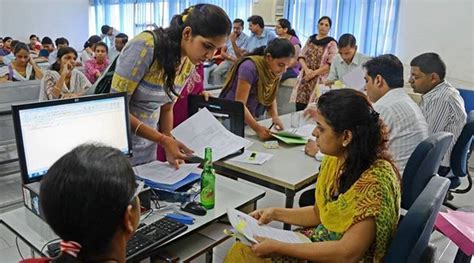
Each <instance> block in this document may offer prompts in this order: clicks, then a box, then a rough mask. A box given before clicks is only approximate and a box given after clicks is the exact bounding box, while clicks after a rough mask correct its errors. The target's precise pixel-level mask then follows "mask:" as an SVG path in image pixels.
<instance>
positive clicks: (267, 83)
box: [219, 38, 295, 140]
mask: <svg viewBox="0 0 474 263" xmlns="http://www.w3.org/2000/svg"><path fill="white" fill-rule="evenodd" d="M294 55H295V48H294V46H293V44H292V43H291V42H290V41H289V40H287V39H283V38H275V39H273V40H272V41H270V42H269V43H268V46H262V47H259V48H257V49H255V50H254V52H253V53H251V54H248V55H247V56H245V57H243V58H241V59H240V60H238V61H237V62H236V63H235V64H234V66H232V68H231V69H230V70H229V73H228V74H227V79H226V80H225V82H224V88H223V89H222V92H221V94H220V95H219V97H220V98H223V99H228V100H235V101H240V102H242V103H243V104H244V105H245V123H246V124H247V125H249V126H250V127H251V128H252V129H253V130H254V131H255V132H256V133H257V135H258V137H259V138H260V139H262V140H267V139H270V138H271V135H270V130H269V129H268V128H267V127H264V126H262V125H260V124H259V123H258V122H257V120H256V119H259V118H262V117H264V112H265V110H266V111H267V113H268V115H270V117H271V118H272V121H273V123H274V124H275V128H276V129H278V130H282V129H283V124H282V122H281V120H280V118H279V117H278V112H277V104H276V95H277V94H278V86H279V84H280V77H281V75H282V74H283V72H285V71H286V69H287V67H288V65H290V64H291V61H292V60H293V59H294V58H293V57H294Z"/></svg>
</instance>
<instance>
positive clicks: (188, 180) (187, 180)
mask: <svg viewBox="0 0 474 263" xmlns="http://www.w3.org/2000/svg"><path fill="white" fill-rule="evenodd" d="M137 177H138V178H139V179H140V180H143V181H144V182H145V184H146V185H147V186H149V187H151V188H155V189H163V190H168V191H176V190H177V189H179V188H181V187H183V186H185V185H188V184H192V183H194V182H196V181H199V179H201V175H200V174H197V173H190V174H188V176H186V177H185V178H184V179H183V180H181V181H178V182H176V183H174V184H161V183H159V182H156V181H151V180H148V179H144V178H142V177H140V176H139V175H137Z"/></svg>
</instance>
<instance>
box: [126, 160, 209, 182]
mask: <svg viewBox="0 0 474 263" xmlns="http://www.w3.org/2000/svg"><path fill="white" fill-rule="evenodd" d="M198 166H199V164H198V163H189V164H188V163H185V164H182V165H180V166H179V169H177V170H176V168H175V167H174V166H171V165H169V164H168V163H164V162H160V161H154V162H151V163H147V164H142V165H138V166H135V167H133V171H134V172H135V174H136V175H138V176H139V177H141V178H143V179H146V180H150V181H153V182H157V183H160V184H169V185H173V184H175V183H177V182H179V181H181V180H183V179H184V178H186V176H188V175H189V174H190V173H192V172H195V173H196V172H197V173H200V172H199V170H198Z"/></svg>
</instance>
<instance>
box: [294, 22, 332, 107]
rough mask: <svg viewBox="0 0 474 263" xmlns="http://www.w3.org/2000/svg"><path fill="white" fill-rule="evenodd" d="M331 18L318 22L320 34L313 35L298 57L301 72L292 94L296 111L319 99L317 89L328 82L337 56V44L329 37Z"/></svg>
mask: <svg viewBox="0 0 474 263" xmlns="http://www.w3.org/2000/svg"><path fill="white" fill-rule="evenodd" d="M331 26H332V21H331V18H329V17H327V16H323V17H321V18H320V19H319V20H318V34H314V35H312V36H311V37H310V38H309V39H308V41H306V44H305V45H304V47H303V49H302V50H301V53H300V55H299V56H298V62H299V63H300V65H301V69H302V70H301V72H300V75H299V76H298V82H297V84H296V86H295V88H294V89H293V92H292V94H291V99H290V102H293V103H296V110H297V111H299V110H303V109H305V108H306V106H307V105H308V103H311V102H314V101H316V99H317V96H316V94H318V92H317V91H316V87H317V85H318V84H322V83H325V82H326V79H327V77H328V75H329V69H330V67H331V63H332V60H333V59H334V57H335V56H336V55H337V52H338V51H337V42H336V40H335V39H334V38H332V37H330V36H329V30H330V29H331Z"/></svg>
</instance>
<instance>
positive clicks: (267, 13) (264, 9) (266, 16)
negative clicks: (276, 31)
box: [244, 0, 276, 26]
mask: <svg viewBox="0 0 474 263" xmlns="http://www.w3.org/2000/svg"><path fill="white" fill-rule="evenodd" d="M275 6H276V0H253V3H252V15H259V16H261V17H262V18H263V21H265V25H268V26H271V25H275V23H276V20H275ZM244 21H247V19H244Z"/></svg>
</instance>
